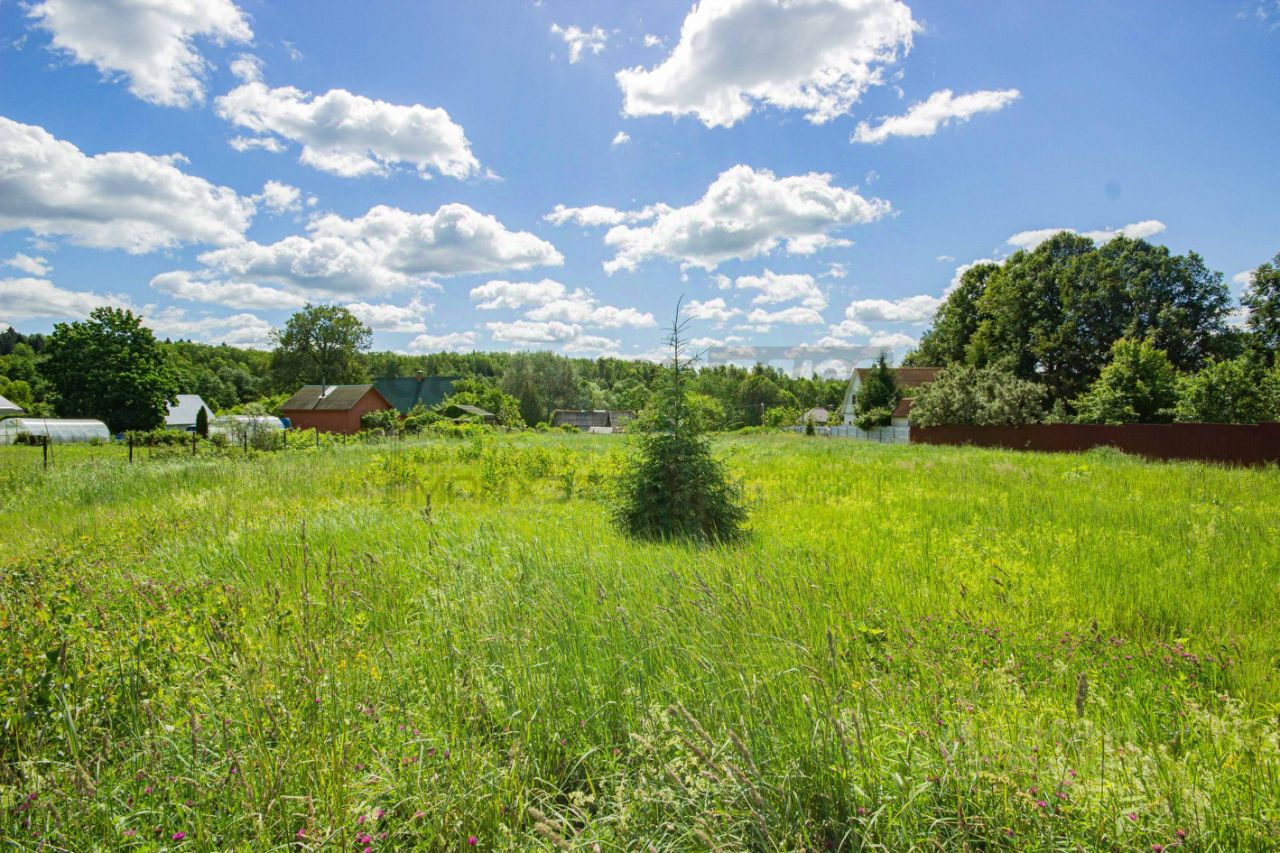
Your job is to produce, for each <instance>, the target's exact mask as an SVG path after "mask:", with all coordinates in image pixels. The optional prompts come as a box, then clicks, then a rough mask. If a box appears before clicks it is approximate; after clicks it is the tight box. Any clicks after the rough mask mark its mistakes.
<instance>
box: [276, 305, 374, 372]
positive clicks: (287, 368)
mask: <svg viewBox="0 0 1280 853" xmlns="http://www.w3.org/2000/svg"><path fill="white" fill-rule="evenodd" d="M271 338H272V340H273V341H275V344H276V348H275V350H274V351H273V352H272V354H271V376H272V381H273V384H274V385H275V387H276V388H277V389H279V390H281V391H292V390H295V389H296V388H297V387H298V386H299V385H316V384H321V383H324V384H328V385H341V384H345V383H350V382H363V381H364V380H365V379H367V378H368V372H367V370H366V368H365V363H364V360H363V358H362V353H364V352H365V351H366V350H368V349H369V346H370V345H371V343H372V342H373V332H372V331H370V329H369V327H368V326H366V325H364V324H363V323H361V322H360V320H359V319H357V318H356V316H355V315H354V314H352V313H351V312H350V311H348V310H347V309H346V308H343V307H342V306H340V305H310V304H308V305H307V306H305V307H304V308H303V309H302V310H300V311H298V312H297V313H295V314H294V315H293V316H292V317H290V318H289V320H288V322H287V323H285V326H284V328H283V329H276V330H273V331H272V332H271Z"/></svg>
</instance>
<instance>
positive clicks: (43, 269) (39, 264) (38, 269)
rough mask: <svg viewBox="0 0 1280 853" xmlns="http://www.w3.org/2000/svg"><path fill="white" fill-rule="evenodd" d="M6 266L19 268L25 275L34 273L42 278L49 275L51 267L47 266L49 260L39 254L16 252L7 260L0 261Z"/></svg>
mask: <svg viewBox="0 0 1280 853" xmlns="http://www.w3.org/2000/svg"><path fill="white" fill-rule="evenodd" d="M0 263H3V264H4V265H5V266H6V267H13V268H14V269H15V270H21V271H22V272H24V273H26V274H27V275H34V276H38V277H40V278H44V277H46V276H48V275H49V273H50V271H51V270H52V269H53V267H51V266H49V262H48V261H47V260H46V259H45V258H42V257H40V256H38V255H37V256H34V257H33V256H31V255H27V254H23V253H22V252H18V253H17V254H15V255H14V256H13V257H12V258H9V260H7V261H2V262H0Z"/></svg>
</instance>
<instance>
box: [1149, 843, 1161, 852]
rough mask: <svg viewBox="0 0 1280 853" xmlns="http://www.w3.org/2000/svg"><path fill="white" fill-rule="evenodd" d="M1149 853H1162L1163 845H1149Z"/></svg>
mask: <svg viewBox="0 0 1280 853" xmlns="http://www.w3.org/2000/svg"><path fill="white" fill-rule="evenodd" d="M1151 853H1164V845H1163V844H1152V845H1151Z"/></svg>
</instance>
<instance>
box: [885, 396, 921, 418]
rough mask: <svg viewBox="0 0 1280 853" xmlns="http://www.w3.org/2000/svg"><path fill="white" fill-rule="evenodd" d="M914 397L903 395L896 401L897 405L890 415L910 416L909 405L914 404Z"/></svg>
mask: <svg viewBox="0 0 1280 853" xmlns="http://www.w3.org/2000/svg"><path fill="white" fill-rule="evenodd" d="M915 402H916V398H915V397H903V398H902V399H901V400H899V401H898V405H897V407H896V408H894V410H893V415H891V417H895V418H906V417H910V416H911V407H912V406H914V405H915Z"/></svg>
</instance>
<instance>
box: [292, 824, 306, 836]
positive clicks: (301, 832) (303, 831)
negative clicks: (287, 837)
mask: <svg viewBox="0 0 1280 853" xmlns="http://www.w3.org/2000/svg"><path fill="white" fill-rule="evenodd" d="M293 837H294V838H306V837H307V828H306V827H305V826H303V827H299V828H298V831H297V832H295V833H294V834H293Z"/></svg>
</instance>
